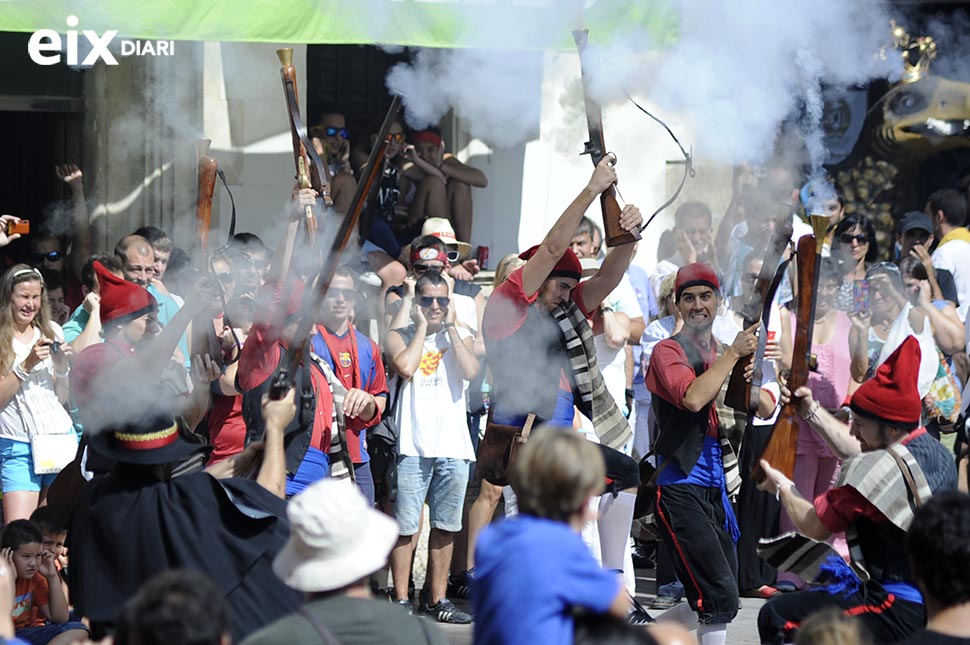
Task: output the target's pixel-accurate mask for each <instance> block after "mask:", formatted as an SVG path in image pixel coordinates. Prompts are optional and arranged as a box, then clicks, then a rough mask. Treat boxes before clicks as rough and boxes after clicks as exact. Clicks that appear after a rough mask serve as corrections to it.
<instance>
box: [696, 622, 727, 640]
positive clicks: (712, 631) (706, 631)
mask: <svg viewBox="0 0 970 645" xmlns="http://www.w3.org/2000/svg"><path fill="white" fill-rule="evenodd" d="M697 642H698V643H699V644H700V645H725V643H726V642H727V623H711V624H708V625H698V626H697Z"/></svg>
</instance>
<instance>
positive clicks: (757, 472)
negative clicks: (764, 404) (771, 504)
mask: <svg viewBox="0 0 970 645" xmlns="http://www.w3.org/2000/svg"><path fill="white" fill-rule="evenodd" d="M797 449H798V415H797V413H796V404H794V403H792V402H789V403H788V404H787V405H785V406H784V407H783V408H782V409H781V411H780V412H779V413H778V420H777V421H775V427H774V428H772V430H771V437H770V438H769V439H768V443H767V444H766V445H765V449H764V450H763V451H762V452H761V456H760V457H758V461H757V462H755V464H754V467H753V468H752V469H751V475H750V476H751V477H753V478H754V480H755V481H757V482H760V481H763V480H764V478H765V473H764V470H762V468H761V460H762V459H764V460H765V461H767V462H768V463H769V464H770V465H771V467H772V468H775V469H777V470H780V471H781V472H782V473H783V474H784V475H785V477H787V478H788V479H792V478H793V477H794V476H795V452H796V450H797Z"/></svg>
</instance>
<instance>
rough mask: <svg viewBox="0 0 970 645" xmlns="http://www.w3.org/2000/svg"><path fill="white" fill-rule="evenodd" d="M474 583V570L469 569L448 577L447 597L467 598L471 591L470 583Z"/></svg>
mask: <svg viewBox="0 0 970 645" xmlns="http://www.w3.org/2000/svg"><path fill="white" fill-rule="evenodd" d="M474 581H475V570H474V569H469V570H468V571H462V572H461V573H459V574H452V575H449V576H448V595H449V596H451V597H452V598H468V597H469V596H470V595H471V591H472V582H474Z"/></svg>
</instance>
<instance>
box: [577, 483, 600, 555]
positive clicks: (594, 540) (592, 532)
mask: <svg viewBox="0 0 970 645" xmlns="http://www.w3.org/2000/svg"><path fill="white" fill-rule="evenodd" d="M599 503H600V501H599V500H598V499H597V498H595V497H592V498H590V500H589V508H590V510H591V511H592V512H591V513H590V515H591V517H593V521H591V522H586V524H584V525H583V530H582V531H581V532H580V535H582V537H583V542H585V543H586V546H587V547H588V548H589V552H590V553H592V554H593V557H594V558H596V561H597V562H598V563H599V564H600V565H601V566H602V564H603V559H602V554H601V553H600V534H599V530H598V526H597V521H596V509H597V508H599Z"/></svg>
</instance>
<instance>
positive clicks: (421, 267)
mask: <svg viewBox="0 0 970 645" xmlns="http://www.w3.org/2000/svg"><path fill="white" fill-rule="evenodd" d="M413 268H414V272H415V273H427V272H428V271H432V272H434V273H441V271H442V269H444V267H436V266H430V265H427V264H415V265H414V266H413Z"/></svg>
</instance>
